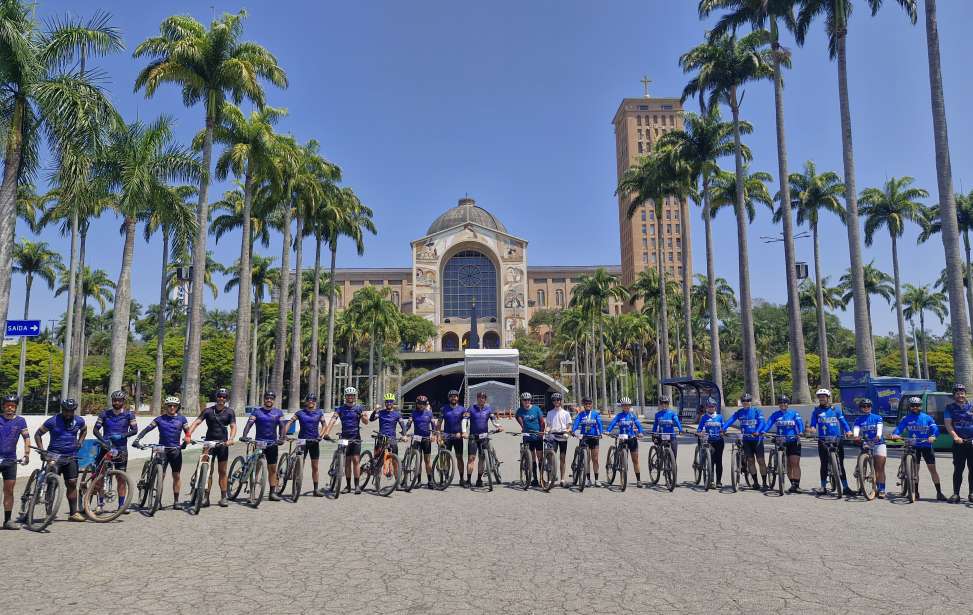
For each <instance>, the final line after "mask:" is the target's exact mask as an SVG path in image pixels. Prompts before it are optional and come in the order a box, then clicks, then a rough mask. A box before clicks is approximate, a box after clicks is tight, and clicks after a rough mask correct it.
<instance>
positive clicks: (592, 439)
mask: <svg viewBox="0 0 973 615" xmlns="http://www.w3.org/2000/svg"><path fill="white" fill-rule="evenodd" d="M581 441H582V442H584V443H585V445H586V446H587V447H588V448H598V443H599V441H600V438H598V437H596V436H582V437H581Z"/></svg>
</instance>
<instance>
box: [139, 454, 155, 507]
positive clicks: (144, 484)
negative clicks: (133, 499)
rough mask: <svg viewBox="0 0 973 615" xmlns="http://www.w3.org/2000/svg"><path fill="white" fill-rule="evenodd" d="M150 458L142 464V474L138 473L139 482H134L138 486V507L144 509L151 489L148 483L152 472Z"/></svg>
mask: <svg viewBox="0 0 973 615" xmlns="http://www.w3.org/2000/svg"><path fill="white" fill-rule="evenodd" d="M152 465H153V463H152V458H151V457H150V458H149V460H148V461H147V462H145V463H144V464H142V474H141V475H139V482H138V483H136V486H137V487H138V490H139V494H138V507H139V510H145V508H146V505H147V504H148V503H149V493H150V492H151V491H152V489H151V488H150V485H149V479H150V478H151V474H152Z"/></svg>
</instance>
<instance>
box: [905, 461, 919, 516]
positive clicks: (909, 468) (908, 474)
mask: <svg viewBox="0 0 973 615" xmlns="http://www.w3.org/2000/svg"><path fill="white" fill-rule="evenodd" d="M907 457H908V459H907V460H904V461H908V462H909V463H907V464H906V466H905V479H906V482H907V483H908V484H909V502H911V503H913V504H915V502H916V499H917V496H916V491H917V489H916V471H915V466H916V465H917V464H916V463H915V462H914V461H913V457H912V455H907Z"/></svg>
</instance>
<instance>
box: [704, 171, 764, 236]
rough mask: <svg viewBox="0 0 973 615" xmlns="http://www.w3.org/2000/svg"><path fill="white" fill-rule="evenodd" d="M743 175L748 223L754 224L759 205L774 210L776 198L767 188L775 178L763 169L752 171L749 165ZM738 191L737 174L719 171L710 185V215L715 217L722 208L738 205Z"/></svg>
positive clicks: (744, 203) (744, 201)
mask: <svg viewBox="0 0 973 615" xmlns="http://www.w3.org/2000/svg"><path fill="white" fill-rule="evenodd" d="M743 177H744V179H743V207H744V209H745V211H746V214H747V222H748V224H753V221H754V219H756V217H757V207H756V206H757V205H763V206H764V207H766V208H767V209H769V210H770V211H774V199H773V197H772V196H771V195H770V191H769V190H768V189H767V184H768V183H770V182H772V181H774V178H773V177H772V176H771V175H770V173H765V172H763V171H754V172H753V173H750V170H749V168H748V167H744V168H743ZM736 192H737V188H736V175H735V174H733V173H730V172H729V171H722V170H719V171H717V173H716V175H715V176H714V177H713V180H712V184H711V186H710V209H709V210H710V216H711V217H712V218H714V219H715V218H716V214H717V213H719V211H720V210H721V209H725V208H732V207H736Z"/></svg>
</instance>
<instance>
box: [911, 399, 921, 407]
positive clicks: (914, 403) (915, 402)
mask: <svg viewBox="0 0 973 615" xmlns="http://www.w3.org/2000/svg"><path fill="white" fill-rule="evenodd" d="M909 405H910V406H921V405H922V400H921V399H919V398H918V397H910V398H909Z"/></svg>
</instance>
